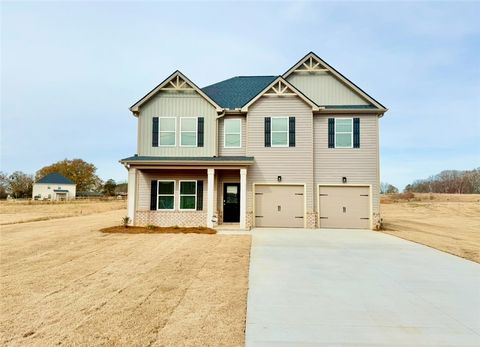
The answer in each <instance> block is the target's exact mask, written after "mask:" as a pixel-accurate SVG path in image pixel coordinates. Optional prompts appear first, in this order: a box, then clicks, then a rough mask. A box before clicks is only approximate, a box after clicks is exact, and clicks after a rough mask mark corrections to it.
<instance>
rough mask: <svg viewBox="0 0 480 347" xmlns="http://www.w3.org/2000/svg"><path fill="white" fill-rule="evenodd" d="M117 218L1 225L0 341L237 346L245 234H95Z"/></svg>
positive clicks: (245, 279)
mask: <svg viewBox="0 0 480 347" xmlns="http://www.w3.org/2000/svg"><path fill="white" fill-rule="evenodd" d="M124 214H125V211H124V210H120V211H109V212H103V213H99V214H92V215H90V216H78V217H72V218H65V219H57V220H51V221H47V222H34V223H22V224H12V225H8V226H2V230H1V239H0V254H1V263H0V271H1V277H0V285H1V299H0V300H1V301H0V304H1V306H0V312H1V316H0V338H1V340H0V345H3V346H53V345H58V344H62V345H67V346H72V345H75V346H99V345H102V346H243V345H244V329H245V313H246V298H247V288H248V263H249V251H250V237H249V236H243V235H242V236H227V235H198V234H151V235H150V234H139V235H135V236H133V235H126V234H105V233H100V232H98V230H99V229H100V228H105V227H108V226H110V225H114V224H116V223H118V221H119V220H120V219H121V217H122V216H123V215H124Z"/></svg>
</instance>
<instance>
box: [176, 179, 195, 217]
mask: <svg viewBox="0 0 480 347" xmlns="http://www.w3.org/2000/svg"><path fill="white" fill-rule="evenodd" d="M182 182H194V183H195V194H182ZM182 195H183V196H195V207H194V208H182ZM178 210H179V211H196V210H197V181H196V180H178Z"/></svg>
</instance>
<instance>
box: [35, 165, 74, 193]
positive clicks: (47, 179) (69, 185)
mask: <svg viewBox="0 0 480 347" xmlns="http://www.w3.org/2000/svg"><path fill="white" fill-rule="evenodd" d="M76 189H77V185H76V184H75V183H74V182H73V181H71V180H69V179H68V178H66V177H65V176H63V175H61V174H59V173H57V172H53V173H51V174H48V175H46V176H44V177H42V178H41V179H39V180H38V181H37V182H36V183H34V185H33V192H32V199H33V200H72V199H75V195H76Z"/></svg>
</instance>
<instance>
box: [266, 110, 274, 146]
mask: <svg viewBox="0 0 480 347" xmlns="http://www.w3.org/2000/svg"><path fill="white" fill-rule="evenodd" d="M271 122H272V119H271V118H270V117H265V147H271V144H272V142H271V138H270V136H271V135H270V126H271V125H270V124H271Z"/></svg>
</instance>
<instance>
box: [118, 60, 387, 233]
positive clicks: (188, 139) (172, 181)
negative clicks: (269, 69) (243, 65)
mask: <svg viewBox="0 0 480 347" xmlns="http://www.w3.org/2000/svg"><path fill="white" fill-rule="evenodd" d="M130 110H131V111H132V112H133V115H134V116H135V117H137V120H138V135H137V136H138V145H137V154H136V155H134V156H132V157H129V158H125V159H122V160H121V161H120V162H121V163H122V164H124V165H125V167H126V168H127V169H128V216H129V217H130V218H131V222H132V223H133V224H135V225H147V224H154V225H163V226H172V225H179V226H200V225H202V226H209V227H214V226H216V225H221V224H227V223H238V227H239V228H241V229H248V228H251V227H305V228H316V227H319V228H374V227H375V226H376V224H377V223H378V221H379V137H378V121H379V118H380V117H382V116H383V114H384V113H385V112H386V111H387V109H386V108H385V107H384V106H383V105H382V104H380V103H379V102H378V101H376V100H375V99H373V98H372V97H371V96H370V95H368V94H367V93H365V92H364V91H363V90H362V89H360V88H359V87H358V86H356V85H355V84H354V83H352V82H351V81H350V80H348V79H347V78H346V77H345V76H343V75H342V74H341V73H340V72H338V71H337V70H335V69H334V68H333V67H331V66H330V65H329V64H327V63H326V62H325V61H323V60H322V59H320V58H319V57H318V56H317V55H315V54H314V53H309V54H307V55H306V56H305V57H303V58H302V59H301V60H300V61H299V62H298V63H296V64H295V65H294V66H293V67H291V68H290V69H288V71H286V72H285V73H284V74H283V75H281V76H239V77H233V78H230V79H227V80H225V81H222V82H218V83H216V84H213V85H210V86H207V87H205V88H199V87H197V86H196V85H195V84H194V83H193V82H192V81H191V80H189V79H188V78H187V77H186V76H185V75H183V74H182V73H181V72H180V71H176V72H174V73H173V74H172V75H170V76H169V77H167V78H166V79H165V80H164V81H163V82H162V83H160V84H159V85H158V86H156V87H155V88H154V89H153V90H152V91H150V92H149V93H148V94H147V95H145V96H144V97H143V98H141V99H140V100H139V101H138V102H136V103H135V104H134V105H133V106H132V107H131V108H130Z"/></svg>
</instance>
